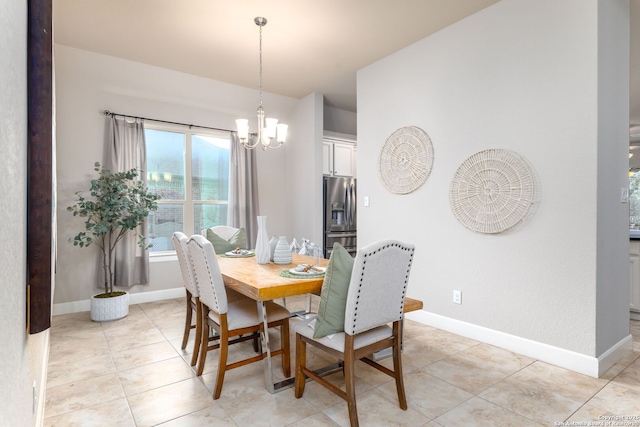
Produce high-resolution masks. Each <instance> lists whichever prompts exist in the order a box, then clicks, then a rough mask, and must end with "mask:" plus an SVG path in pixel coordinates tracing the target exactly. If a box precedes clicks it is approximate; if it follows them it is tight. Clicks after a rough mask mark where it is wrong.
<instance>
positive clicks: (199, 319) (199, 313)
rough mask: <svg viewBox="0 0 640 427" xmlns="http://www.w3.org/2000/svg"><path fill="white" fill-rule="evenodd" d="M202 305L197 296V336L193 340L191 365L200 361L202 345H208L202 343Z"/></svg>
mask: <svg viewBox="0 0 640 427" xmlns="http://www.w3.org/2000/svg"><path fill="white" fill-rule="evenodd" d="M202 342H203V341H202V305H201V304H200V301H198V299H197V298H196V336H195V340H194V342H193V354H192V355H191V366H195V365H196V362H197V361H198V353H200V345H204V346H206V345H207V344H206V341H204V343H205V344H202Z"/></svg>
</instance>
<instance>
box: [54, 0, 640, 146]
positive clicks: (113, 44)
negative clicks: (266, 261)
mask: <svg viewBox="0 0 640 427" xmlns="http://www.w3.org/2000/svg"><path fill="white" fill-rule="evenodd" d="M497 1H498V0H393V1H391V0H322V1H320V0H315V1H314V0H277V1H276V0H180V1H178V0H135V1H131V0H55V1H54V2H53V4H54V13H53V19H54V37H55V42H56V43H60V44H63V45H67V46H72V47H76V48H80V49H85V50H89V51H94V52H99V53H103V54H106V55H111V56H116V57H121V58H125V59H130V60H133V61H138V62H142V63H146V64H151V65H155V66H158V67H163V68H168V69H172V70H177V71H181V72H185V73H189V74H194V75H198V76H203V77H208V78H212V79H215V80H220V81H224V82H228V83H233V84H237V85H241V86H245V87H250V88H257V86H258V39H259V28H258V26H256V24H255V23H254V22H253V20H254V18H255V17H256V16H263V17H265V18H267V20H268V23H267V25H266V26H265V27H263V31H262V33H263V88H264V90H265V91H266V92H273V93H278V94H281V95H286V96H290V97H293V98H302V97H304V96H306V95H308V94H310V93H312V92H318V93H322V94H324V96H325V104H327V105H329V106H332V107H336V108H341V109H344V110H348V111H353V112H355V111H356V72H357V71H358V70H359V69H361V68H363V67H365V66H367V65H369V64H371V63H373V62H375V61H377V60H378V59H381V58H383V57H385V56H387V55H389V54H391V53H392V52H395V51H397V50H399V49H401V48H403V47H405V46H408V45H410V44H411V43H413V42H415V41H418V40H420V39H422V38H424V37H426V36H428V35H430V34H432V33H434V32H436V31H438V30H440V29H442V28H444V27H446V26H448V25H450V24H453V23H455V22H456V21H459V20H461V19H464V18H465V17H467V16H469V15H471V14H473V13H475V12H477V11H479V10H481V9H483V8H485V7H487V6H490V5H492V4H493V3H496V2H497ZM631 16H632V25H631V27H632V29H631V104H630V107H631V118H630V124H631V125H634V124H636V125H639V127H640V0H631ZM636 23H638V24H639V25H635V24H636ZM639 132H640V131H639ZM638 139H639V140H640V138H638ZM637 157H639V158H640V155H639V156H637Z"/></svg>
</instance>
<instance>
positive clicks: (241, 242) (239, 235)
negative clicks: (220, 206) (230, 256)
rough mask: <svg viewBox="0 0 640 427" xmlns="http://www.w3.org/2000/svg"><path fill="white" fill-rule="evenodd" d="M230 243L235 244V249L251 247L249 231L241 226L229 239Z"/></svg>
mask: <svg viewBox="0 0 640 427" xmlns="http://www.w3.org/2000/svg"><path fill="white" fill-rule="evenodd" d="M229 243H231V244H232V245H233V249H235V248H240V249H249V248H247V233H245V231H244V228H240V229H239V230H238V231H236V234H234V235H233V236H231V238H230V239H229ZM233 249H232V250H233Z"/></svg>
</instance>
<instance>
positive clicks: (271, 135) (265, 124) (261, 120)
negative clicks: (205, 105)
mask: <svg viewBox="0 0 640 427" xmlns="http://www.w3.org/2000/svg"><path fill="white" fill-rule="evenodd" d="M253 22H255V23H256V25H257V26H258V27H260V85H259V89H260V90H259V91H260V106H259V107H258V132H257V133H253V134H250V133H249V120H247V119H237V120H236V127H237V128H238V138H239V139H240V143H241V144H242V145H244V146H245V148H248V149H250V150H251V149H254V148H256V147H257V146H258V144H260V145H261V146H262V149H263V150H266V149H267V148H280V146H281V145H282V144H284V142H285V140H286V138H287V127H288V126H287V125H285V124H284V123H278V119H274V118H267V119H265V117H264V108H262V27H264V26H265V25H267V19H266V18H262V17H260V16H259V17H257V18H255V19H254V20H253ZM274 139H275V141H276V144H272V142H273V140H274Z"/></svg>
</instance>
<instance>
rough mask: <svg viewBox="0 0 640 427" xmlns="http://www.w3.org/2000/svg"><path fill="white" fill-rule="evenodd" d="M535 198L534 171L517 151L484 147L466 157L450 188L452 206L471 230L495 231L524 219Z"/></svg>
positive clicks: (505, 228)
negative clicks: (486, 148)
mask: <svg viewBox="0 0 640 427" xmlns="http://www.w3.org/2000/svg"><path fill="white" fill-rule="evenodd" d="M533 198H534V185H533V177H532V175H531V171H530V170H529V167H528V166H527V164H526V163H525V162H524V161H523V160H522V158H520V156H518V155H517V154H516V153H514V152H512V151H509V150H498V149H492V150H484V151H480V152H478V153H476V154H474V155H472V156H471V157H469V158H468V159H466V160H465V161H464V162H463V163H462V164H461V165H460V167H459V168H458V170H457V171H456V173H455V175H454V177H453V181H452V182H451V188H450V191H449V201H450V203H451V209H453V213H454V215H455V216H456V218H458V221H460V222H461V223H462V225H464V226H465V227H467V228H468V229H470V230H473V231H477V232H479V233H488V234H495V233H501V232H503V231H506V230H508V229H510V228H511V227H513V226H514V225H516V224H517V223H518V222H520V221H522V219H524V217H525V216H526V215H527V212H528V211H529V208H530V206H531V204H532V203H533Z"/></svg>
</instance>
